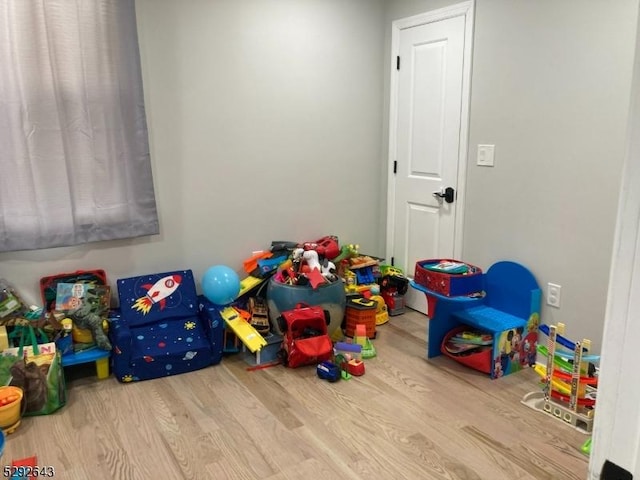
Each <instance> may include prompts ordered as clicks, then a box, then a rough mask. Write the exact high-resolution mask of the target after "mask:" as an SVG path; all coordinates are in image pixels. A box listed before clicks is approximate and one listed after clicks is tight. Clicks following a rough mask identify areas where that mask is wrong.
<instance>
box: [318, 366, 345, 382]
mask: <svg viewBox="0 0 640 480" xmlns="http://www.w3.org/2000/svg"><path fill="white" fill-rule="evenodd" d="M316 374H317V375H318V377H320V378H321V379H322V380H328V381H329V382H337V381H338V380H340V367H338V366H337V365H336V364H334V363H332V362H329V361H325V362H322V363H319V364H318V366H317V367H316Z"/></svg>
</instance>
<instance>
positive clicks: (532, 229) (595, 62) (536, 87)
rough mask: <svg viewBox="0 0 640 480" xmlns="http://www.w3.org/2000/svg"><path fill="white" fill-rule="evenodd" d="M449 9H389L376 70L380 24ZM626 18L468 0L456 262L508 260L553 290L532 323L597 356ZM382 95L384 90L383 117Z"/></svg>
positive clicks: (622, 6)
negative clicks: (556, 301) (491, 148)
mask: <svg viewBox="0 0 640 480" xmlns="http://www.w3.org/2000/svg"><path fill="white" fill-rule="evenodd" d="M454 3H456V2H455V1H447V2H445V1H435V0H422V1H419V0H412V1H403V0H394V1H390V2H389V4H388V7H389V8H388V10H387V13H386V15H385V18H386V23H387V42H386V43H387V51H386V55H385V71H386V72H389V68H390V64H389V51H388V44H389V28H388V27H389V26H390V22H391V21H393V20H395V19H398V18H402V17H406V16H410V15H415V14H417V13H421V12H424V11H428V10H432V9H435V8H440V7H442V6H444V5H448V4H454ZM637 8H638V1H637V0H620V1H616V2H601V1H596V0H588V1H584V0H563V1H561V2H558V1H552V0H540V1H536V2H531V1H527V0H477V1H476V17H475V27H474V53H473V65H472V82H471V113H470V128H469V156H470V158H469V160H468V167H467V180H466V197H465V217H464V218H465V225H464V242H463V258H464V259H465V260H467V261H469V262H471V263H474V264H476V265H479V266H481V267H484V268H487V267H489V266H490V265H491V264H492V263H494V262H495V261H498V260H503V259H511V260H515V261H518V262H521V263H523V264H525V265H527V266H529V267H530V268H531V270H532V271H533V273H534V274H535V275H536V277H537V279H538V281H539V283H540V284H541V285H542V286H544V287H545V288H546V284H547V282H553V283H557V284H560V285H561V286H562V298H561V301H562V303H561V308H560V309H559V310H558V309H554V308H550V307H546V306H544V307H543V312H542V318H543V321H545V322H549V323H555V322H564V323H566V324H567V336H568V337H570V338H574V339H582V338H589V339H591V340H592V345H593V349H594V350H598V351H599V349H600V342H601V336H602V328H603V320H604V311H605V304H606V295H607V285H608V277H609V265H610V259H611V251H612V242H613V229H614V223H615V216H616V210H617V199H618V191H619V186H620V175H621V166H622V160H623V154H624V138H625V129H626V121H627V110H628V104H629V95H630V88H631V67H632V61H633V47H634V40H635V28H636V22H635V19H636V12H637ZM387 77H388V73H387ZM388 91H389V87H388V81H387V83H386V84H385V101H386V104H385V105H386V106H387V109H388ZM385 116H386V117H388V110H386V111H385ZM485 143H486V144H495V145H496V166H495V167H493V168H487V167H478V166H476V165H475V156H476V154H477V145H478V144H485ZM383 152H386V149H384V150H383ZM385 172H386V170H385Z"/></svg>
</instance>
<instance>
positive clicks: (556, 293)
mask: <svg viewBox="0 0 640 480" xmlns="http://www.w3.org/2000/svg"><path fill="white" fill-rule="evenodd" d="M561 291H562V287H561V286H560V285H557V284H555V283H547V305H549V306H550V307H556V308H560V293H561Z"/></svg>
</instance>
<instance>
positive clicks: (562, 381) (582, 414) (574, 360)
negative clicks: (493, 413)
mask: <svg viewBox="0 0 640 480" xmlns="http://www.w3.org/2000/svg"><path fill="white" fill-rule="evenodd" d="M540 331H541V332H542V333H544V334H546V335H547V345H546V346H544V345H538V347H537V352H538V353H539V354H540V355H541V356H543V357H544V358H546V360H547V361H546V364H542V363H537V364H536V365H535V366H534V371H535V372H536V373H537V374H538V375H540V377H541V378H542V382H543V389H542V391H541V392H539V391H536V392H530V393H527V394H526V395H525V396H524V398H523V399H522V403H523V404H524V405H526V406H528V407H530V408H532V409H534V410H537V411H539V412H543V413H546V414H548V415H551V416H553V417H555V418H558V419H560V420H563V421H564V422H565V423H568V424H570V425H572V426H573V427H575V428H576V429H577V430H578V431H580V432H582V433H587V434H588V433H591V431H592V429H593V416H594V412H595V404H596V400H595V396H596V388H597V385H598V378H597V377H596V376H592V375H590V370H591V369H590V368H589V367H590V363H589V362H598V361H599V360H600V357H599V356H597V355H588V351H589V348H591V342H590V341H589V340H586V339H584V340H582V342H572V341H571V340H568V339H567V338H565V337H563V334H564V324H562V323H558V325H549V326H547V325H540ZM562 347H564V348H566V349H570V351H567V350H562V349H561V348H562Z"/></svg>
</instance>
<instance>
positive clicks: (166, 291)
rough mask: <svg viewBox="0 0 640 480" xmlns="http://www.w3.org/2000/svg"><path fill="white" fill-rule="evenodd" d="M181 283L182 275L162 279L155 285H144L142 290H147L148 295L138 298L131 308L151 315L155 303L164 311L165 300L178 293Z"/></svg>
mask: <svg viewBox="0 0 640 480" xmlns="http://www.w3.org/2000/svg"><path fill="white" fill-rule="evenodd" d="M181 282H182V277H181V276H180V275H168V276H166V277H163V278H161V279H160V280H158V281H157V282H156V283H154V284H153V285H151V284H145V285H142V288H146V289H147V294H146V295H145V296H144V297H140V298H138V299H137V300H136V301H135V303H134V304H133V306H132V307H131V308H133V309H135V310H138V311H139V312H142V313H143V314H144V315H146V314H147V313H149V310H151V307H152V306H153V304H154V303H159V304H160V310H163V309H164V306H165V304H166V300H165V299H166V298H167V297H169V296H170V295H171V294H172V293H173V292H175V291H176V289H177V288H178V287H179V286H180V283H181Z"/></svg>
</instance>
